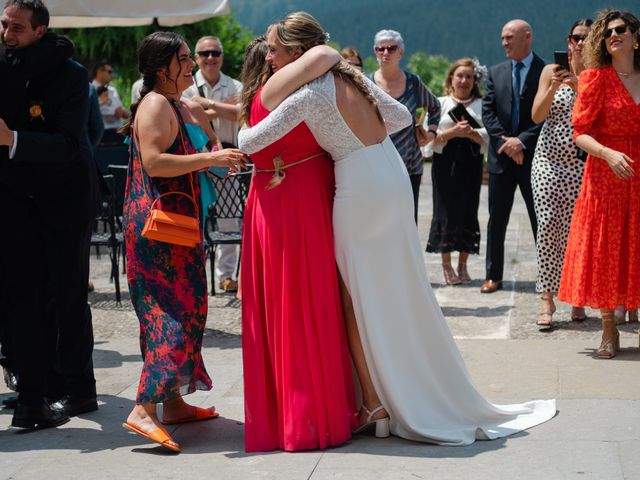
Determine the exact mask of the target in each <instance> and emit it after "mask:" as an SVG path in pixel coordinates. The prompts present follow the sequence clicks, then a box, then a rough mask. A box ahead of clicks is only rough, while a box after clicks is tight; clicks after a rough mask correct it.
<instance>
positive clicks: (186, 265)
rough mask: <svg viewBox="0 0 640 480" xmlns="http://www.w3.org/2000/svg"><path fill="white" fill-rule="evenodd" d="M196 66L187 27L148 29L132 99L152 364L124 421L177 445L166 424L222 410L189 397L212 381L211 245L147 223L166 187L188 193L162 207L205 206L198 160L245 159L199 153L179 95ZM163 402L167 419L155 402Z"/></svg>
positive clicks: (129, 203)
mask: <svg viewBox="0 0 640 480" xmlns="http://www.w3.org/2000/svg"><path fill="white" fill-rule="evenodd" d="M193 67H194V62H193V60H192V59H191V52H190V51H189V47H188V46H187V44H186V42H185V41H184V39H183V38H182V37H181V36H180V35H178V34H176V33H172V32H156V33H152V34H151V35H149V36H147V37H145V38H144V39H143V40H142V42H141V44H140V48H139V49H138V68H139V70H140V73H141V74H142V76H143V86H142V91H141V100H140V101H139V102H138V103H136V104H134V105H133V106H132V109H131V120H130V122H129V124H128V125H127V126H126V127H125V131H126V132H127V133H128V134H129V136H130V138H131V143H130V159H129V174H128V178H127V185H126V193H125V205H124V222H125V243H126V249H127V279H128V281H129V292H130V294H131V302H132V303H133V307H134V309H135V311H136V314H137V316H138V319H139V321H140V347H141V350H142V357H143V360H144V365H143V368H142V374H141V376H140V384H139V387H138V393H137V396H136V405H135V406H134V408H133V410H132V411H131V413H130V414H129V417H128V418H127V421H126V422H125V423H124V424H123V426H124V427H125V428H126V429H128V430H130V431H132V432H135V433H137V434H139V435H142V436H144V437H146V438H148V439H150V440H152V441H154V442H157V443H159V444H161V445H162V446H163V447H165V448H167V449H169V450H171V451H174V452H179V451H180V446H179V445H178V443H176V442H175V441H174V440H173V438H171V436H170V435H169V434H168V432H167V431H166V430H165V429H164V428H163V426H162V425H163V424H164V425H174V424H178V423H185V422H191V421H198V420H207V419H211V418H215V417H217V416H218V412H217V411H216V410H215V408H214V407H211V408H208V409H204V408H199V407H195V406H191V405H188V404H187V403H185V402H184V400H183V399H182V396H183V395H187V394H189V393H192V392H194V391H195V390H210V389H211V379H210V378H209V375H208V374H207V371H206V369H205V367H204V363H203V361H202V355H201V353H200V347H201V343H202V334H203V330H204V326H205V322H206V319H207V281H206V273H205V257H204V250H203V245H202V243H200V244H198V245H196V246H195V247H185V246H179V245H175V244H172V243H165V242H160V241H154V240H150V239H148V238H146V237H143V236H142V231H143V227H144V225H145V221H146V219H147V216H148V214H149V210H150V209H151V207H152V204H153V202H154V200H155V199H159V198H160V196H161V195H163V194H166V193H168V192H180V193H184V194H185V195H182V194H180V193H179V194H171V195H166V196H162V198H161V202H158V204H157V205H161V209H162V210H165V211H169V212H175V213H180V214H183V215H189V216H192V217H197V216H198V215H197V213H198V211H199V210H201V209H202V205H201V204H200V202H199V200H200V186H199V183H198V175H197V174H196V173H197V172H198V171H199V170H202V169H206V168H208V167H211V166H225V167H230V168H231V169H233V170H237V169H238V168H243V166H244V160H243V155H242V153H240V151H239V150H237V149H227V150H221V151H217V152H204V153H195V149H194V147H193V143H192V141H191V139H190V137H189V134H188V130H187V128H186V126H185V121H184V120H183V118H185V117H187V116H190V115H189V111H188V109H187V107H186V106H185V104H184V103H182V102H181V100H180V98H181V96H182V92H183V91H184V90H185V89H186V88H187V87H189V86H190V85H191V84H192V83H193V79H192V77H191V71H192V69H193ZM188 197H192V198H191V199H190V198H188ZM194 200H195V205H194ZM159 403H161V404H162V405H163V410H162V420H160V419H159V418H158V414H157V411H156V405H157V404H159Z"/></svg>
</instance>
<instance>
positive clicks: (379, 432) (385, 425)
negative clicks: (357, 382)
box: [351, 405, 390, 438]
mask: <svg viewBox="0 0 640 480" xmlns="http://www.w3.org/2000/svg"><path fill="white" fill-rule="evenodd" d="M360 408H361V409H364V411H365V413H366V414H367V421H366V422H364V423H363V424H362V425H360V426H359V427H358V428H356V429H355V430H354V431H353V432H351V433H353V434H354V435H356V434H358V433H362V432H364V431H365V430H367V429H368V428H369V427H370V426H371V425H374V424H375V426H376V433H375V435H376V438H387V437H388V436H389V435H390V434H389V416H388V415H387V416H386V417H383V418H378V419H376V420H374V419H373V416H374V415H375V414H376V413H378V412H379V411H380V410H384V407H383V406H382V405H378V406H377V407H376V408H374V409H373V410H372V411H369V409H368V408H367V407H366V406H365V405H362V407H360Z"/></svg>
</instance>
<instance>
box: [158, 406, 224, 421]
mask: <svg viewBox="0 0 640 480" xmlns="http://www.w3.org/2000/svg"><path fill="white" fill-rule="evenodd" d="M191 408H193V415H189V416H187V417H182V418H176V419H175V420H166V421H165V420H162V424H163V425H178V424H180V423H189V422H201V421H203V420H211V419H212V418H217V417H219V416H220V413H219V412H218V411H217V410H216V407H210V408H200V407H194V406H192V407H191Z"/></svg>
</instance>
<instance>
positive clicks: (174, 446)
mask: <svg viewBox="0 0 640 480" xmlns="http://www.w3.org/2000/svg"><path fill="white" fill-rule="evenodd" d="M122 426H123V427H124V428H126V429H127V430H129V431H130V432H133V433H137V434H138V435H141V436H143V437H145V438H148V439H149V440H151V441H152V442H156V443H159V444H160V445H162V446H163V447H165V448H168V449H169V450H171V451H172V452H176V453H180V452H181V451H182V449H181V448H180V445H178V443H177V442H176V441H175V440H174V439H173V438H171V435H169V434H168V433H167V432H166V431H165V430H164V429H163V428H156V429H155V430H154V431H153V432H151V433H147V432H145V431H143V430H141V429H140V427H138V426H137V425H134V424H133V423H129V422H124V423H123V424H122Z"/></svg>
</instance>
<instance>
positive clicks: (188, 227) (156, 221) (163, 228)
mask: <svg viewBox="0 0 640 480" xmlns="http://www.w3.org/2000/svg"><path fill="white" fill-rule="evenodd" d="M167 195H184V196H185V197H187V198H188V199H190V200H191V201H192V202H193V203H194V206H195V208H196V212H197V211H198V207H197V205H196V203H195V201H194V199H193V197H191V196H189V195H187V194H186V193H182V192H168V193H163V194H162V195H160V196H159V197H158V198H156V199H155V200H154V201H153V203H152V204H151V207H149V214H148V215H147V221H146V222H145V223H144V228H143V229H142V236H143V237H145V238H148V239H149V240H156V241H158V242H165V243H173V244H175V245H182V246H184V247H195V246H196V245H197V244H199V243H200V242H201V237H200V224H199V222H198V218H197V217H195V218H194V217H189V216H188V215H182V214H180V213H174V212H166V211H164V210H160V209H159V208H155V205H156V202H157V201H158V200H160V199H161V198H162V197H164V196H167Z"/></svg>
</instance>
